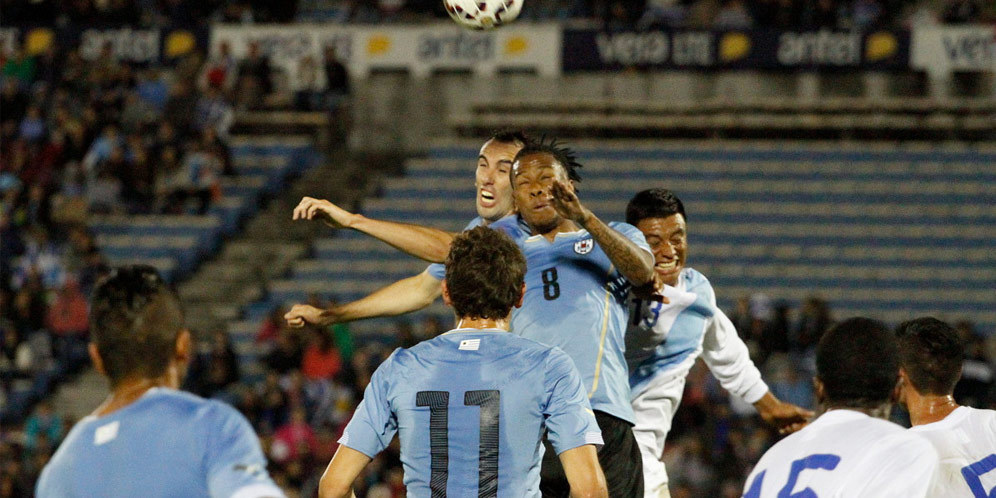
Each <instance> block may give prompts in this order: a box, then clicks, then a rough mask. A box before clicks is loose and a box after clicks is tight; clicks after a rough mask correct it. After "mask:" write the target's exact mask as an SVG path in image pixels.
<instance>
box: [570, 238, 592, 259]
mask: <svg viewBox="0 0 996 498" xmlns="http://www.w3.org/2000/svg"><path fill="white" fill-rule="evenodd" d="M594 248H595V241H594V240H591V239H584V240H579V241H577V242H575V243H574V252H576V253H578V254H581V255H584V254H588V253H589V252H591V250H592V249H594Z"/></svg>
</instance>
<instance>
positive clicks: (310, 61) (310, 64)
mask: <svg viewBox="0 0 996 498" xmlns="http://www.w3.org/2000/svg"><path fill="white" fill-rule="evenodd" d="M320 90H321V88H320V86H319V81H318V66H317V65H316V64H315V58H314V57H312V56H310V55H305V56H304V57H301V60H300V61H298V64H297V72H296V73H295V78H294V107H295V108H296V109H297V110H299V111H315V110H319V109H321V107H322V106H321V104H320V100H321V97H322V94H321V91H320Z"/></svg>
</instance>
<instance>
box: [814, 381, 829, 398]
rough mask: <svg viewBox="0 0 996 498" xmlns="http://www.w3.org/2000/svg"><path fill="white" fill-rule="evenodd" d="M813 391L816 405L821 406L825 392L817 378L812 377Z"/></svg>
mask: <svg viewBox="0 0 996 498" xmlns="http://www.w3.org/2000/svg"><path fill="white" fill-rule="evenodd" d="M813 391H814V393H815V394H816V403H817V404H823V401H824V400H825V399H826V390H825V388H824V387H823V382H822V381H820V378H819V377H813Z"/></svg>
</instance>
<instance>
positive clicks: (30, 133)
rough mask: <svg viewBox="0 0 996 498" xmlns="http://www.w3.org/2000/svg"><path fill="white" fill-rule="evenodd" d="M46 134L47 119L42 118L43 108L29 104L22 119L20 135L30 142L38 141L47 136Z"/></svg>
mask: <svg viewBox="0 0 996 498" xmlns="http://www.w3.org/2000/svg"><path fill="white" fill-rule="evenodd" d="M45 134H46V130H45V121H44V120H42V116H41V109H39V108H38V106H34V105H32V106H29V107H28V109H27V111H26V112H25V115H24V119H22V120H21V126H20V129H19V135H20V137H21V138H23V139H24V140H27V141H28V142H29V143H38V142H41V141H42V139H44V138H45Z"/></svg>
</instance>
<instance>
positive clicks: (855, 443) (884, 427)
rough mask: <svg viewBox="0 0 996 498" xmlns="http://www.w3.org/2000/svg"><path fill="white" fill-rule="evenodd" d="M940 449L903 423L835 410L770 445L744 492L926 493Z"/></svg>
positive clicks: (887, 497) (747, 497)
mask: <svg viewBox="0 0 996 498" xmlns="http://www.w3.org/2000/svg"><path fill="white" fill-rule="evenodd" d="M937 466H938V461H937V452H936V451H934V448H933V447H932V446H931V445H930V443H929V442H927V440H926V439H924V438H922V437H920V436H919V435H917V434H914V433H911V432H909V431H907V430H906V429H904V428H903V427H901V426H899V425H897V424H894V423H892V422H889V421H887V420H881V419H877V418H873V417H870V416H868V415H866V414H864V413H861V412H858V411H853V410H831V411H829V412H826V413H824V414H823V415H821V416H820V417H819V418H817V419H816V420H814V421H813V422H812V423H810V424H809V425H808V426H807V427H806V428H804V429H802V430H801V431H799V432H796V433H795V434H792V435H790V436H788V437H786V438H785V439H783V440H781V441H779V442H778V443H777V444H775V445H774V446H772V447H771V449H769V450H768V451H767V453H765V454H764V456H762V457H761V460H760V461H758V462H757V465H756V466H755V467H754V470H753V471H751V473H750V476H748V477H747V482H746V483H745V485H744V490H745V491H744V498H768V497H770V498H776V497H778V498H782V497H787V496H808V497H816V496H818V497H819V498H891V497H895V498H922V497H926V496H930V495H928V494H927V492H928V489H929V488H930V485H931V482H932V480H933V478H934V475H935V474H936V472H937Z"/></svg>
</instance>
